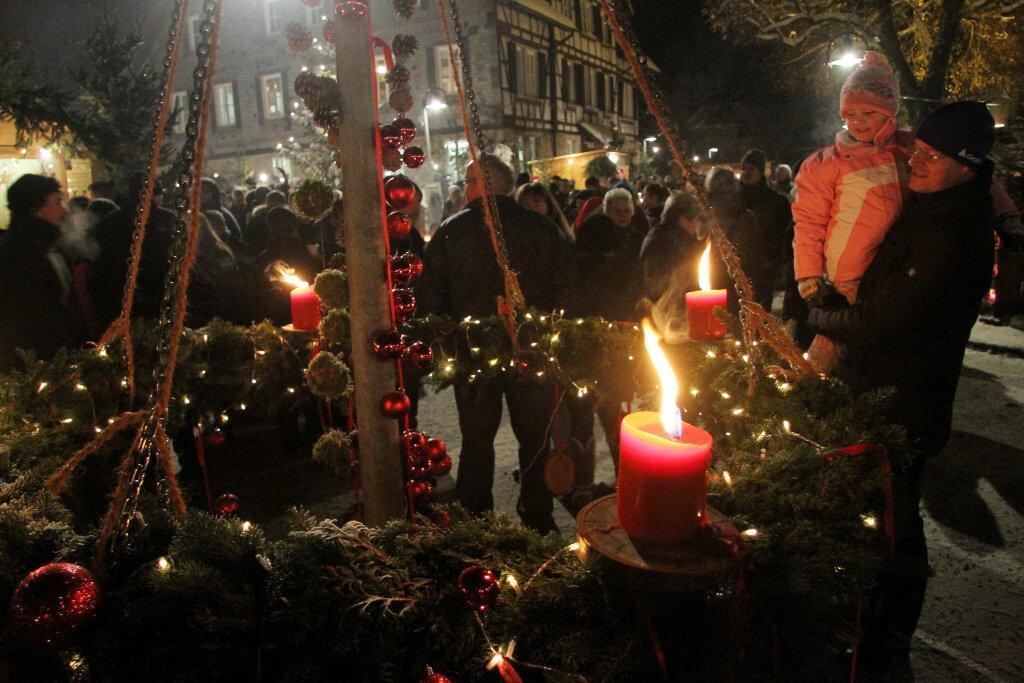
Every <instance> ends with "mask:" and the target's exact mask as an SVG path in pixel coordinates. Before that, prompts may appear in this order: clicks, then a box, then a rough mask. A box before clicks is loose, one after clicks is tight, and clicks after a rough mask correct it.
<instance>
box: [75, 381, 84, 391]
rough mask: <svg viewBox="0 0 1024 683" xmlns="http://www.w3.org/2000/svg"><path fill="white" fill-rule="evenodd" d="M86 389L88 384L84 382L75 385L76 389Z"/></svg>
mask: <svg viewBox="0 0 1024 683" xmlns="http://www.w3.org/2000/svg"><path fill="white" fill-rule="evenodd" d="M85 390H86V386H85V385H84V384H82V383H81V382H79V383H78V384H76V385H75V391H85Z"/></svg>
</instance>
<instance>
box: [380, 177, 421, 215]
mask: <svg viewBox="0 0 1024 683" xmlns="http://www.w3.org/2000/svg"><path fill="white" fill-rule="evenodd" d="M384 201H386V202H387V204H388V207H389V208H390V209H392V210H393V211H400V210H402V209H404V208H406V207H407V206H409V205H410V204H412V203H413V202H415V201H416V184H415V183H413V182H412V181H411V180H409V179H408V178H406V177H405V176H404V175H393V176H391V177H390V178H388V179H387V182H385V183H384Z"/></svg>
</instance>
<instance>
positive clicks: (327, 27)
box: [324, 21, 334, 45]
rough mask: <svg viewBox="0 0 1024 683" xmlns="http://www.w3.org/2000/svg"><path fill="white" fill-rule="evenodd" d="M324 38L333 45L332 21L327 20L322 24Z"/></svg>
mask: <svg viewBox="0 0 1024 683" xmlns="http://www.w3.org/2000/svg"><path fill="white" fill-rule="evenodd" d="M324 40H326V41H327V42H328V43H330V44H331V45H334V23H333V22H330V21H328V22H327V23H326V24H324Z"/></svg>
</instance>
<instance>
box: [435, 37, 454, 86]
mask: <svg viewBox="0 0 1024 683" xmlns="http://www.w3.org/2000/svg"><path fill="white" fill-rule="evenodd" d="M452 47H453V48H454V50H455V60H456V63H455V64H452V60H451V55H450V54H449V53H448V45H447V44H444V45H438V46H436V47H435V48H434V66H435V68H436V72H435V73H437V87H438V88H440V89H441V90H443V91H445V92H446V93H448V94H452V93H454V92H456V90H457V88H456V87H455V69H456V68H457V67H458V61H459V48H458V46H457V45H453V46H452Z"/></svg>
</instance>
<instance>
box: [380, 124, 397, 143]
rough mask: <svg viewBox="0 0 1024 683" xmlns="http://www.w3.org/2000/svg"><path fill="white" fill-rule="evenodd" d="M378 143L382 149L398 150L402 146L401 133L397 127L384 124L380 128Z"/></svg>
mask: <svg viewBox="0 0 1024 683" xmlns="http://www.w3.org/2000/svg"><path fill="white" fill-rule="evenodd" d="M380 142H381V144H382V145H384V149H398V147H399V145H401V144H402V133H401V131H399V130H398V127H397V126H395V125H393V124H390V123H385V124H383V125H382V126H381V127H380Z"/></svg>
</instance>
